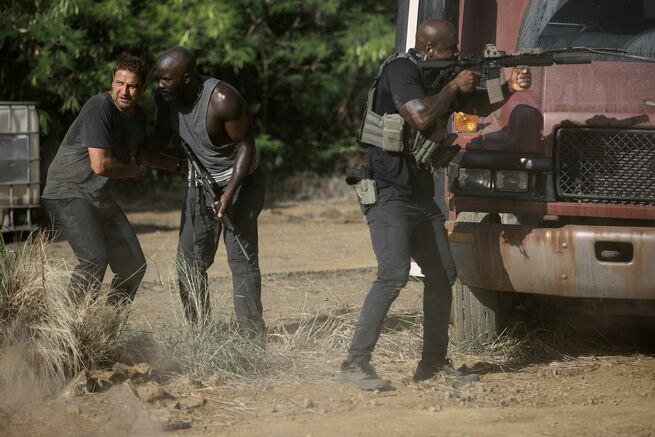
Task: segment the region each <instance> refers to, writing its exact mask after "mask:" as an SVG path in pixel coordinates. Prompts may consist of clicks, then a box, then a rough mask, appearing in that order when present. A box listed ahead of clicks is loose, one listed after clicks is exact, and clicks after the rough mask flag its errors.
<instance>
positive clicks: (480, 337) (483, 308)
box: [453, 281, 510, 344]
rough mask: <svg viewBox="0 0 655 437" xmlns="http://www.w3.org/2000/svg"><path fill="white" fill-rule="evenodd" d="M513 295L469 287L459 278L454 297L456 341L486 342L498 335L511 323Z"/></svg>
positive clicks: (458, 342) (459, 342)
mask: <svg viewBox="0 0 655 437" xmlns="http://www.w3.org/2000/svg"><path fill="white" fill-rule="evenodd" d="M509 298H510V296H504V293H500V292H497V291H493V290H485V289H482V288H469V287H467V286H466V285H464V284H462V283H461V282H459V281H457V282H456V283H455V295H454V296H453V304H454V308H453V309H454V312H455V317H454V328H455V342H456V343H457V344H461V343H469V344H483V343H486V342H488V341H491V340H493V339H494V338H496V336H497V335H499V334H500V333H501V332H502V330H503V329H504V328H505V326H506V323H507V316H508V309H509V308H508V307H509V305H507V304H508V303H509V301H508V299H509Z"/></svg>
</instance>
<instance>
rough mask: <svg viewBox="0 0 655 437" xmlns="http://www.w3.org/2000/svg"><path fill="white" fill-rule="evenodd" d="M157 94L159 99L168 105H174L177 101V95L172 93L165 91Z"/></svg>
mask: <svg viewBox="0 0 655 437" xmlns="http://www.w3.org/2000/svg"><path fill="white" fill-rule="evenodd" d="M157 94H159V97H161V99H162V100H163V101H165V102H166V103H173V102H175V101H176V100H177V96H176V94H171V93H166V92H164V91H157Z"/></svg>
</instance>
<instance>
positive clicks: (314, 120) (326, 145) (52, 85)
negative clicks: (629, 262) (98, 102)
mask: <svg viewBox="0 0 655 437" xmlns="http://www.w3.org/2000/svg"><path fill="white" fill-rule="evenodd" d="M394 13H395V2H392V1H391V0H385V1H381V2H380V1H371V0H365V1H358V2H354V1H347V0H323V1H318V0H310V1H299V0H221V1H200V0H158V1H155V0H140V1H137V0H104V1H101V2H97V1H94V0H9V1H6V2H3V3H2V6H0V49H1V55H0V60H1V61H2V67H0V89H2V90H3V91H2V92H3V95H2V96H1V97H0V99H2V100H36V101H39V102H40V106H39V108H40V118H41V128H42V132H43V133H44V137H43V140H42V145H43V146H42V149H43V151H44V161H45V162H44V164H45V165H47V162H48V158H51V157H52V156H53V154H54V151H55V150H56V148H57V146H58V144H59V141H60V140H61V138H62V137H63V133H64V131H65V130H66V129H67V127H68V126H69V124H70V123H71V122H72V120H73V118H74V117H75V116H76V114H77V112H78V111H79V109H80V107H81V105H82V104H83V103H84V102H85V101H86V99H88V98H89V97H90V96H92V95H94V94H96V93H98V92H101V91H102V90H104V89H107V88H108V86H109V78H110V74H111V65H112V61H113V60H114V59H115V58H116V57H117V56H118V55H119V54H120V53H122V52H130V53H133V54H135V55H138V56H142V57H143V58H144V59H146V60H147V61H148V62H149V63H153V61H154V59H156V57H157V55H158V54H159V53H161V52H162V51H163V50H164V49H165V48H167V47H170V46H173V45H182V46H185V47H187V48H189V49H191V50H192V51H194V52H195V53H196V55H197V57H198V65H199V70H200V71H201V73H203V74H207V75H212V76H216V77H218V78H220V79H224V80H226V81H228V82H230V83H232V84H233V85H235V86H236V87H237V88H238V89H239V90H240V91H241V93H242V94H243V95H244V97H245V98H246V100H247V101H248V102H249V104H250V106H251V109H252V111H253V116H254V120H255V123H256V129H257V133H258V140H259V145H260V148H261V150H262V153H263V154H264V157H265V158H266V159H265V165H266V168H267V170H269V171H277V172H281V173H288V172H293V171H296V170H305V171H307V170H309V171H318V172H326V171H328V172H329V171H331V170H333V169H334V165H335V164H337V163H338V162H339V160H340V157H341V156H342V153H343V152H344V151H353V150H355V135H356V131H357V126H358V123H359V117H360V115H361V112H362V108H363V105H364V101H365V97H366V96H365V95H366V91H367V89H368V85H369V83H370V80H371V78H372V76H373V74H374V72H375V70H376V69H377V66H378V64H379V62H380V61H381V60H382V59H384V58H385V57H386V56H387V55H388V54H389V53H390V52H391V50H392V49H393V29H394V26H393V17H394ZM152 100H153V98H152V92H149V93H147V94H146V96H145V97H144V101H143V105H144V108H145V109H146V111H147V112H148V113H149V114H152V113H153V102H152ZM45 165H44V167H45Z"/></svg>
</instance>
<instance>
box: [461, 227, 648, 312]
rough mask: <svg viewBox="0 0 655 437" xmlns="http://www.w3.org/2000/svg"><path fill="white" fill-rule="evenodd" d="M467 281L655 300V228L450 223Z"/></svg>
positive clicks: (514, 288) (496, 287)
mask: <svg viewBox="0 0 655 437" xmlns="http://www.w3.org/2000/svg"><path fill="white" fill-rule="evenodd" d="M449 229H450V232H449V236H450V245H451V249H452V252H453V257H454V259H455V263H456V264H457V271H458V275H459V278H460V281H461V282H462V283H464V284H466V285H468V286H469V287H476V288H486V289H490V290H499V291H515V292H521V293H534V294H547V295H556V296H568V297H582V298H616V299H652V300H655V264H654V263H653V260H655V229H653V228H639V227H610V226H606V227H603V226H584V225H567V226H564V227H562V228H556V229H555V228H534V227H529V226H520V225H518V226H517V225H502V224H491V223H469V222H461V223H449Z"/></svg>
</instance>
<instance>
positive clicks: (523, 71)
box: [508, 67, 532, 93]
mask: <svg viewBox="0 0 655 437" xmlns="http://www.w3.org/2000/svg"><path fill="white" fill-rule="evenodd" d="M508 85H509V90H510V92H512V93H515V92H517V91H525V90H527V89H528V88H530V85H532V73H531V72H530V68H528V67H514V68H513V69H512V77H511V78H510V79H509V81H508Z"/></svg>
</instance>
